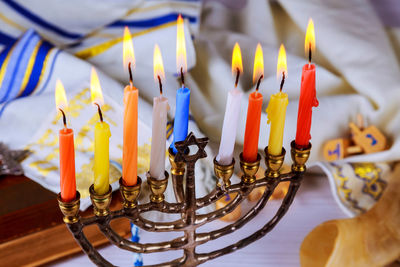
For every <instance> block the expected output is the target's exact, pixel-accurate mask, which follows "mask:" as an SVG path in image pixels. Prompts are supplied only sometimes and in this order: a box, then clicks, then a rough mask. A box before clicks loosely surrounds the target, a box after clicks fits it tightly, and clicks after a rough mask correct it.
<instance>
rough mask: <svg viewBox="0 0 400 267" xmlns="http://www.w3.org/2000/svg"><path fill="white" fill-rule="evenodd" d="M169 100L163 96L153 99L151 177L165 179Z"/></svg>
mask: <svg viewBox="0 0 400 267" xmlns="http://www.w3.org/2000/svg"><path fill="white" fill-rule="evenodd" d="M167 112H168V99H167V98H166V97H163V96H161V95H160V96H157V97H154V98H153V125H152V134H151V154H150V175H151V177H153V178H156V179H159V180H161V179H164V178H165V175H164V171H165V149H166V148H165V147H166V141H167Z"/></svg>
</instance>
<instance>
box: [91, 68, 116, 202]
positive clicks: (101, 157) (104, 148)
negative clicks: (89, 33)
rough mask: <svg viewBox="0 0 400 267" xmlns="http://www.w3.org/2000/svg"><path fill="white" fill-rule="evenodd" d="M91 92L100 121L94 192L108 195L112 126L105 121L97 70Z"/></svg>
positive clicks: (93, 74) (93, 77)
mask: <svg viewBox="0 0 400 267" xmlns="http://www.w3.org/2000/svg"><path fill="white" fill-rule="evenodd" d="M90 91H91V95H92V103H93V104H94V105H96V106H97V110H98V112H99V119H100V121H99V122H98V123H96V125H95V126H94V167H93V171H94V191H95V192H96V193H97V194H99V195H104V194H105V193H107V191H108V188H109V184H110V181H109V177H108V173H109V168H110V163H109V153H108V149H109V148H108V147H109V139H110V136H111V132H110V126H109V125H108V124H107V123H106V122H104V121H103V114H102V112H101V106H102V105H103V102H104V100H103V94H102V92H101V87H100V81H99V77H98V76H97V73H96V70H95V69H94V68H92V73H91V77H90Z"/></svg>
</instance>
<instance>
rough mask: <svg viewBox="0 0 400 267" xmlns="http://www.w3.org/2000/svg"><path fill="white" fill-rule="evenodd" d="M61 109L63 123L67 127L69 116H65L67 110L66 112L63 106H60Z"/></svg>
mask: <svg viewBox="0 0 400 267" xmlns="http://www.w3.org/2000/svg"><path fill="white" fill-rule="evenodd" d="M59 110H60V111H61V113H62V116H63V124H64V127H65V128H67V117H66V116H65V112H64V110H62V109H61V108H59Z"/></svg>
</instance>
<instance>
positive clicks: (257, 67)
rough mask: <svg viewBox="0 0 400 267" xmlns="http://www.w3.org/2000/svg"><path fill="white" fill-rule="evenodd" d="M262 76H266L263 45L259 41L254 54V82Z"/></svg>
mask: <svg viewBox="0 0 400 267" xmlns="http://www.w3.org/2000/svg"><path fill="white" fill-rule="evenodd" d="M261 76H264V56H263V51H262V48H261V45H260V43H258V44H257V48H256V53H255V55H254V68H253V83H256V82H257V81H258V80H259V79H260V77H261Z"/></svg>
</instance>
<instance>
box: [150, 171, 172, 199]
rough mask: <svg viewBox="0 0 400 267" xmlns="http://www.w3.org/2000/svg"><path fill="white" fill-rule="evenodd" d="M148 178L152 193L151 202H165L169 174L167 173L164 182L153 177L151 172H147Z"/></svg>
mask: <svg viewBox="0 0 400 267" xmlns="http://www.w3.org/2000/svg"><path fill="white" fill-rule="evenodd" d="M146 176H147V183H148V184H149V187H150V191H151V196H150V201H151V202H155V203H161V202H163V201H164V199H165V197H164V192H165V190H166V189H167V185H168V172H167V171H165V178H164V179H162V180H158V179H156V178H153V177H151V176H150V173H149V172H147V174H146Z"/></svg>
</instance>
